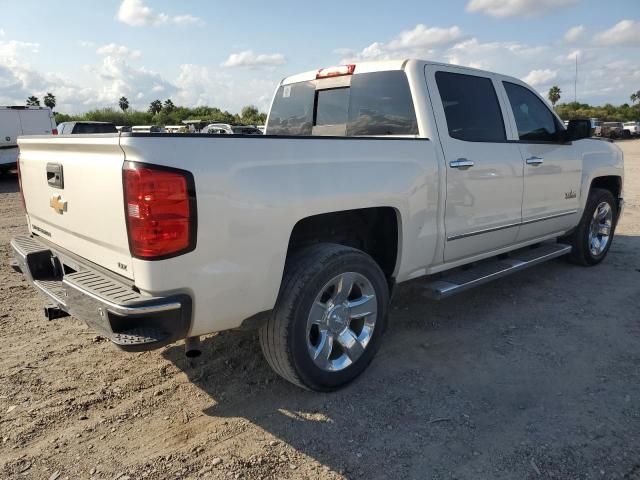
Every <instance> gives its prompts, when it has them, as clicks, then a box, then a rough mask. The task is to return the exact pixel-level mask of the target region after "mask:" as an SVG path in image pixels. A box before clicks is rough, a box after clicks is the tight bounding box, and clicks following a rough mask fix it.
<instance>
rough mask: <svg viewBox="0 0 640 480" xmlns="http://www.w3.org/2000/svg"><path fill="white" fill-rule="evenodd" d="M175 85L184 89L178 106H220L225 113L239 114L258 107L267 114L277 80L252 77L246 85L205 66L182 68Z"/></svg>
mask: <svg viewBox="0 0 640 480" xmlns="http://www.w3.org/2000/svg"><path fill="white" fill-rule="evenodd" d="M175 84H176V85H177V86H178V87H179V88H180V91H179V92H178V94H177V95H176V97H175V98H176V103H177V104H182V105H190V106H200V105H208V106H216V107H218V108H220V109H222V110H231V111H239V110H240V108H241V107H243V106H245V105H256V106H257V107H258V108H259V109H261V110H263V111H265V110H267V109H268V108H269V103H270V101H271V97H272V95H273V91H274V89H275V86H276V85H277V80H276V79H272V78H268V77H262V76H260V77H256V76H254V75H251V76H250V77H249V79H248V80H246V81H241V82H239V81H238V78H237V76H233V75H231V74H229V73H227V72H221V71H220V70H219V69H214V70H211V69H209V68H208V67H206V66H203V65H194V64H184V65H180V75H179V76H178V78H177V79H176V82H175Z"/></svg>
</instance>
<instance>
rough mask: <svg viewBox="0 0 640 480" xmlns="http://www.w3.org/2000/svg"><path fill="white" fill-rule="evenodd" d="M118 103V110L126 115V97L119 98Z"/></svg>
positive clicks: (127, 104) (127, 107)
mask: <svg viewBox="0 0 640 480" xmlns="http://www.w3.org/2000/svg"><path fill="white" fill-rule="evenodd" d="M118 103H119V104H120V109H121V110H122V111H123V112H124V113H127V110H128V109H129V100H127V97H120V100H119V102H118Z"/></svg>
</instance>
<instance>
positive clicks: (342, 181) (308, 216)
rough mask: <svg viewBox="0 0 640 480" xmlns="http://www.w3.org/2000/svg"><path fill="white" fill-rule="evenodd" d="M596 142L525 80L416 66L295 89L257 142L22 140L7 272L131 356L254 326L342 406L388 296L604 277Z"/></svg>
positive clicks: (296, 373) (602, 162) (331, 72)
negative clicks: (545, 268)
mask: <svg viewBox="0 0 640 480" xmlns="http://www.w3.org/2000/svg"><path fill="white" fill-rule="evenodd" d="M589 127H590V125H589V122H588V121H579V120H578V121H572V122H571V123H570V124H569V126H568V128H566V129H565V127H564V125H563V124H562V121H561V120H560V119H559V118H558V117H557V116H556V115H555V114H554V112H553V110H551V109H550V108H549V107H548V105H547V104H546V103H545V101H544V100H543V99H542V98H541V97H540V96H539V95H538V94H537V93H536V92H534V91H533V90H532V89H531V88H530V87H528V86H527V85H526V84H524V83H523V82H521V81H520V80H517V79H515V78H511V77H506V76H503V75H499V74H495V73H489V72H484V71H480V70H475V69H471V68H463V67H458V66H452V65H444V64H439V63H432V62H425V61H420V60H404V61H386V62H371V63H358V64H356V65H345V66H339V67H332V68H329V69H321V70H319V71H312V72H307V73H302V74H299V75H295V76H291V77H288V78H285V79H284V80H283V81H282V82H281V84H280V85H279V87H278V88H277V91H276V93H275V96H274V99H273V104H272V107H271V110H270V113H269V118H268V121H267V128H266V135H265V136H254V135H247V136H243V135H233V136H232V135H229V136H225V135H222V136H221V135H188V134H180V135H171V134H137V133H122V134H120V135H116V134H112V135H109V134H107V135H92V136H84V135H73V136H64V135H63V136H58V137H45V136H39V137H22V138H21V139H20V141H19V144H20V161H19V167H20V181H21V191H22V193H23V196H24V201H25V206H26V212H27V219H28V226H29V232H30V234H29V235H24V236H19V237H15V238H14V239H13V240H12V247H13V252H14V258H15V260H14V265H15V266H16V268H19V269H20V270H21V271H22V272H23V273H24V274H25V275H26V276H27V277H28V279H29V280H30V281H31V282H33V283H34V285H35V286H36V287H37V288H38V289H39V290H40V291H41V292H42V293H44V294H45V295H46V297H47V298H48V299H49V302H50V303H49V305H48V306H47V307H46V309H45V311H46V313H47V315H48V317H49V318H55V317H58V316H63V315H67V314H71V315H74V316H75V317H77V318H79V319H82V320H84V321H86V322H87V323H88V324H89V325H90V326H92V327H94V328H95V329H96V330H98V331H100V332H102V334H104V335H107V336H108V337H109V338H110V339H111V340H112V341H113V342H114V343H115V344H117V345H119V346H120V347H122V348H123V349H125V350H142V349H153V348H158V347H160V346H163V345H166V344H167V343H170V342H174V341H176V340H178V339H185V341H186V344H187V353H188V354H196V353H197V351H198V350H197V348H198V347H197V339H198V337H199V336H201V335H204V334H207V333H211V332H218V331H222V330H227V329H234V328H259V329H260V342H261V345H262V349H263V351H264V354H265V356H266V358H267V360H268V362H269V363H270V365H271V366H272V367H273V368H274V370H275V371H276V372H278V373H279V374H280V375H281V376H282V377H284V378H285V379H287V380H289V381H291V382H293V383H295V384H297V385H300V386H303V387H306V388H309V389H313V390H331V389H334V388H337V387H339V386H341V385H344V384H345V383H347V382H349V381H350V380H352V379H353V378H355V377H356V376H357V375H359V374H360V373H361V372H362V371H363V370H364V369H365V368H366V366H367V365H368V364H369V362H370V361H371V359H372V357H373V355H374V354H375V352H376V350H377V349H378V347H379V345H380V342H381V339H382V334H383V332H384V330H385V322H386V317H387V304H388V302H389V298H390V292H391V291H392V289H393V286H394V285H395V284H397V283H401V282H405V281H407V280H412V279H417V278H419V277H424V278H423V279H422V280H421V281H423V282H424V291H425V293H426V295H427V296H430V297H433V298H436V299H437V298H443V297H446V296H448V295H451V294H454V293H456V292H459V291H463V290H464V289H466V288H469V287H472V286H475V285H478V284H480V283H483V282H486V281H488V280H491V279H493V278H497V277H499V276H502V275H506V274H508V273H512V272H516V271H519V270H522V269H523V268H526V267H528V266H531V265H535V264H537V263H540V262H542V261H544V260H548V259H551V258H555V257H558V256H560V255H564V254H567V255H568V256H569V257H570V258H571V259H572V260H573V261H574V262H577V263H579V264H582V265H586V266H589V265H595V264H597V263H599V262H600V261H602V260H603V258H604V257H605V256H606V255H607V252H608V250H609V248H610V246H611V242H612V239H613V234H614V230H615V227H616V223H617V221H618V218H619V216H620V213H621V210H622V206H623V200H622V198H623V194H622V185H623V158H622V153H621V151H620V149H619V148H618V147H617V146H616V145H614V144H612V143H610V142H608V141H603V140H596V139H590V138H586V137H587V136H588V135H589ZM463 266H464V267H465V268H460V267H463ZM558 288H561V286H558Z"/></svg>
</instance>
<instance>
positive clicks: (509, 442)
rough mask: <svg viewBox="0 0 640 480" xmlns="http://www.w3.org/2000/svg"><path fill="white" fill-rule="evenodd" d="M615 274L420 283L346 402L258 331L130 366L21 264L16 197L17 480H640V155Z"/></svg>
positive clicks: (12, 321)
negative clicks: (64, 312) (285, 374)
mask: <svg viewBox="0 0 640 480" xmlns="http://www.w3.org/2000/svg"><path fill="white" fill-rule="evenodd" d="M619 145H620V146H621V147H622V148H623V149H624V151H625V155H626V161H627V163H626V165H627V169H626V173H627V177H626V185H625V189H626V200H627V208H626V211H625V215H624V218H623V220H622V223H621V224H620V227H619V229H618V232H617V237H616V239H615V242H614V243H613V246H612V249H611V252H610V254H609V257H608V258H607V260H606V261H605V262H604V263H603V264H602V265H600V266H598V267H595V268H581V267H577V266H573V265H570V264H568V263H566V262H565V261H563V260H557V261H553V262H550V263H547V264H545V265H541V266H538V267H535V268H533V269H531V270H529V271H527V272H522V273H519V274H517V275H514V276H512V277H510V278H508V279H503V280H499V281H496V282H494V283H492V284H488V285H486V286H482V287H479V288H477V289H475V290H472V291H470V292H468V293H465V294H464V295H462V296H459V297H454V298H451V299H448V300H445V301H442V302H440V303H434V302H430V301H427V300H425V299H423V298H422V297H421V294H420V286H419V284H418V283H413V284H409V285H403V286H401V287H400V288H399V291H398V295H397V297H396V299H395V301H394V306H393V308H392V309H391V313H390V321H389V329H388V331H387V334H386V338H385V341H384V343H383V346H382V348H381V350H380V353H379V354H378V356H377V357H376V359H375V360H374V362H373V364H372V365H371V367H370V368H369V369H368V370H367V371H366V372H365V374H364V375H363V376H362V377H361V378H360V379H359V380H358V381H356V382H354V383H353V384H352V385H350V386H348V387H347V388H345V389H343V390H341V391H339V392H337V393H333V394H316V393H310V392H305V391H302V390H299V389H297V388H296V387H294V386H292V385H289V384H288V383H286V382H284V381H283V380H281V379H280V378H279V377H277V376H276V375H275V374H274V373H272V372H271V370H270V369H269V367H268V366H267V365H266V362H265V361H263V359H262V355H261V353H260V348H259V345H258V341H257V336H256V334H255V333H253V332H227V333H224V334H219V335H211V336H209V337H207V338H206V340H205V341H204V354H203V356H202V357H201V358H199V359H196V360H195V361H194V360H188V359H186V358H185V357H184V355H183V348H182V346H181V345H173V346H169V347H167V348H165V349H162V350H159V351H154V352H147V353H140V354H127V353H123V352H121V351H119V350H117V349H116V348H115V347H113V346H112V345H111V344H110V343H109V342H107V341H104V340H103V339H101V338H99V337H97V336H95V334H94V333H93V332H91V331H90V330H89V329H88V328H87V327H86V326H84V325H83V324H82V323H81V322H79V321H78V320H75V319H73V318H65V319H60V320H56V321H53V322H47V321H45V320H44V318H43V316H42V313H41V306H42V304H43V300H42V299H41V298H40V297H39V296H38V295H37V294H36V292H35V291H34V289H33V288H31V287H29V286H28V284H27V283H26V281H24V280H23V279H22V276H21V275H19V274H16V273H14V272H13V271H11V269H10V268H9V267H8V266H7V264H8V261H9V247H8V242H9V239H10V237H11V236H12V235H15V234H18V233H23V232H25V231H26V227H25V218H24V215H23V213H22V207H21V204H20V200H19V194H18V193H17V190H18V188H17V183H16V179H15V177H8V178H7V177H4V178H2V179H0V338H1V341H2V353H1V354H0V478H34V479H40V478H42V479H60V480H62V479H65V478H70V479H76V478H96V479H115V478H120V479H126V478H130V479H138V478H149V479H157V478H245V479H258V478H273V479H276V478H277V479H282V478H284V479H286V478H323V479H324V478H329V479H331V478H367V479H382V478H420V479H423V478H434V479H445V478H459V479H479V478H480V479H483V478H486V479H502V478H508V479H527V478H530V479H538V478H544V479H548V478H556V479H583V478H584V479H587V478H592V479H595V478H598V479H600V478H607V479H613V478H618V479H622V478H627V479H636V480H638V479H640V349H639V347H640V140H633V141H626V142H620V143H619Z"/></svg>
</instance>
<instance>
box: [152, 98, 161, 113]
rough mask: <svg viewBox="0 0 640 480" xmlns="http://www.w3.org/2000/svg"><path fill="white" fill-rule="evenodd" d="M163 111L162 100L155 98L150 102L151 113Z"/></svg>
mask: <svg viewBox="0 0 640 480" xmlns="http://www.w3.org/2000/svg"><path fill="white" fill-rule="evenodd" d="M161 111H162V102H161V101H160V100H154V101H153V102H151V103H150V104H149V113H153V114H154V115H155V114H157V113H160V112H161Z"/></svg>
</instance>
